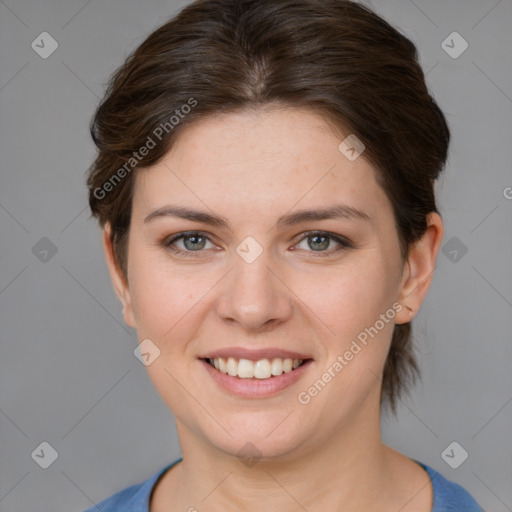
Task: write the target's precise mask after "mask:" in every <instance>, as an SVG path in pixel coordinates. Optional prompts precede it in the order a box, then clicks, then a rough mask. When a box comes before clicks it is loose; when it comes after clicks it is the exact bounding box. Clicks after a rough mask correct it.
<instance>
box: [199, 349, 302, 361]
mask: <svg viewBox="0 0 512 512" xmlns="http://www.w3.org/2000/svg"><path fill="white" fill-rule="evenodd" d="M217 357H223V358H228V357H234V358H236V359H250V360H252V361H259V360H260V359H275V358H278V357H281V358H284V359H302V360H304V359H311V356H309V355H306V354H301V353H299V352H294V351H292V350H285V349H281V348H260V349H251V348H244V347H225V348H219V349H218V350H212V351H211V352H208V353H207V354H205V355H204V356H201V358H200V359H215V358H217Z"/></svg>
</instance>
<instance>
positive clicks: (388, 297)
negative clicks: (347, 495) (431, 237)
mask: <svg viewBox="0 0 512 512" xmlns="http://www.w3.org/2000/svg"><path fill="white" fill-rule="evenodd" d="M347 135H348V134H347ZM341 141H342V139H340V138H339V137H338V136H336V135H335V134H334V133H333V132H332V131H331V130H330V128H329V126H328V125H327V124H326V123H325V122H324V121H323V119H322V118H321V117H319V116H318V115H316V114H314V113H311V112H308V111H302V110H268V111H263V110H260V111H257V112H253V113H229V114H222V115H219V116H216V117H211V118H207V119H204V120H202V121H200V122H198V123H197V124H195V125H191V126H189V127H187V128H186V129H185V130H184V131H183V132H182V133H181V135H180V137H179V139H178V140H177V142H176V143H175V145H174V146H173V148H172V149H171V150H170V151H169V153H168V154H167V155H166V156H165V158H164V159H163V160H162V161H161V162H160V163H158V164H157V165H155V166H154V167H151V168H148V169H146V170H144V171H142V172H139V173H138V174H137V175H136V183H135V189H134V197H133V205H132V208H133V209H132V221H131V226H130V231H129V242H128V285H127V286H126V287H123V286H122V285H121V284H120V282H121V281H120V280H119V278H118V275H117V276H116V272H118V271H116V269H115V268H114V267H113V265H112V264H111V271H112V273H113V276H114V283H115V285H116V289H117V291H118V293H119V295H120V297H121V300H122V301H123V303H124V306H125V320H126V321H127V323H129V324H130V325H131V326H133V327H135V328H136V329H137V332H138V338H139V340H140V341H142V340H146V339H148V340H150V342H147V341H146V342H144V343H146V345H144V347H145V348H146V351H149V352H150V353H151V354H153V355H151V356H147V357H149V358H150V360H152V362H151V364H149V365H148V366H147V370H148V372H149V375H150V377H151V379H152V381H153V383H154V385H155V386H156V388H157V390H158V392H159V393H160V395H161V396H162V398H163V400H164V401H165V403H166V404H167V405H168V407H169V408H170V409H171V410H172V412H173V414H174V416H175V417H176V421H177V424H178V430H179V431H180V433H181V434H183V435H186V436H189V438H190V439H195V440H196V441H197V442H202V443H205V445H207V446H209V447H211V448H212V449H213V450H221V451H223V452H227V453H231V454H236V453H237V452H238V451H239V450H240V449H241V448H242V447H243V446H244V445H246V443H248V442H251V443H253V444H254V445H255V446H256V447H257V449H258V450H259V451H260V452H261V453H262V454H263V455H265V456H269V457H275V456H284V455H285V454H287V453H293V452H294V451H295V452H298V451H301V450H302V451H307V450H310V449H314V448H315V446H319V445H320V444H322V443H324V442H325V439H327V438H329V437H334V436H336V435H337V434H336V433H337V432H341V431H343V428H345V427H347V428H349V427H350V426H357V425H362V424H363V423H364V422H368V421H374V420H375V418H377V413H378V408H379V392H380V383H381V381H380V376H381V375H382V370H383V365H384V362H385V359H386V355H387V352H388V349H389V345H390V340H391V335H392V332H393V326H394V324H395V323H403V322H405V321H408V320H410V319H411V316H410V314H409V312H408V310H407V308H406V307H405V305H404V302H406V300H410V301H411V302H414V301H415V300H416V302H419V301H421V298H422V296H417V295H418V294H417V292H415V293H413V294H411V291H412V290H413V288H414V285H415V284H417V283H415V282H413V281H412V277H414V276H416V277H417V276H418V275H419V272H416V271H413V272H412V273H411V268H413V267H411V266H410V265H407V264H406V265H404V264H403V262H402V261H401V259H400V249H399V241H398V235H397V232H396V229H395V226H394V219H393V213H392V208H391V204H390V202H389V200H388V199H387V197H386V195H385V193H384V192H383V190H382V189H381V188H380V187H379V185H378V184H377V181H376V178H375V170H374V169H373V168H372V166H371V165H370V164H369V163H368V162H367V161H366V160H365V159H364V153H363V156H360V157H358V158H357V159H356V160H354V161H350V160H349V159H348V158H347V157H346V156H345V155H344V154H343V153H342V152H340V150H339V149H338V146H339V144H340V142H341ZM336 208H338V209H337V210H336ZM171 210H172V211H171ZM192 210H193V211H195V212H201V213H202V215H195V217H194V216H193V215H189V216H188V218H186V217H187V211H192ZM328 211H330V215H327V214H326V212H328ZM173 212H174V213H173ZM305 212H316V213H309V214H307V213H305ZM420 261H423V260H420V259H419V258H418V260H417V262H420ZM425 261H426V260H425ZM413 263H414V262H413ZM427 266H428V265H427ZM417 269H420V270H421V268H420V267H419V266H418V267H417ZM416 288H417V287H416ZM148 343H149V344H148ZM148 348H150V350H147V349H148ZM143 351H144V350H143ZM158 351H159V355H158V357H156V358H155V359H154V360H153V358H154V357H155V355H154V354H158ZM229 358H232V359H229ZM241 360H242V361H241ZM240 361H241V362H240ZM212 363H213V365H212ZM299 364H300V366H298V367H296V368H295V369H293V368H294V367H295V366H297V365H299ZM214 365H217V366H219V368H218V369H216V368H215V367H214ZM290 366H291V368H290ZM226 367H227V369H226ZM221 370H223V371H221ZM225 371H228V372H229V373H233V374H234V376H231V375H229V373H228V374H226V373H224V372H225ZM272 373H275V374H276V375H272V376H271V374H272ZM181 434H180V435H181Z"/></svg>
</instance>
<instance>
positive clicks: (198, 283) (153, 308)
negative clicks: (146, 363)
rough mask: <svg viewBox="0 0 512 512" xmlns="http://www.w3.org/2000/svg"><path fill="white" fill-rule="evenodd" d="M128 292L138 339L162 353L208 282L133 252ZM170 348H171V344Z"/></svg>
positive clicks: (163, 262) (198, 299) (191, 312)
mask: <svg viewBox="0 0 512 512" xmlns="http://www.w3.org/2000/svg"><path fill="white" fill-rule="evenodd" d="M132 254H133V257H132V259H131V267H130V276H131V277H130V292H131V297H132V307H133V312H134V317H135V319H136V323H137V330H138V331H139V337H142V336H143V337H148V338H150V339H154V340H155V342H156V343H157V344H158V345H159V346H161V348H163V349H166V350H167V349H169V346H170V344H169V343H168V341H169V340H173V339H174V340H176V341H178V340H179V339H180V338H179V336H178V333H179V332H180V331H182V330H183V327H184V326H185V325H187V323H189V322H190V319H191V318H192V317H193V315H194V307H195V306H196V304H197V303H198V301H200V299H201V297H202V296H203V295H204V294H205V293H206V292H207V290H208V285H207V282H208V280H207V279H198V276H194V275H193V274H192V273H189V274H186V275H185V274H183V273H182V272H181V273H180V271H179V270H177V269H176V268H175V267H174V268H173V267H171V266H170V265H168V264H166V263H165V261H162V258H161V257H155V256H151V254H148V253H144V251H140V252H137V251H133V253H132ZM171 345H172V344H171Z"/></svg>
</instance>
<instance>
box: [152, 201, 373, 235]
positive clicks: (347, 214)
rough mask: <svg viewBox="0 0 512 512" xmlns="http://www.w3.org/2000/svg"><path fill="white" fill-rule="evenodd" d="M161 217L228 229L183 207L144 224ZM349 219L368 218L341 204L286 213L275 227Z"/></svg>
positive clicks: (161, 210)
mask: <svg viewBox="0 0 512 512" xmlns="http://www.w3.org/2000/svg"><path fill="white" fill-rule="evenodd" d="M162 217H179V218H182V219H187V220H191V221H194V222H201V223H203V224H209V225H211V226H215V227H218V228H224V229H229V222H228V220H227V219H226V218H225V217H222V216H218V215H213V214H210V213H207V212H202V211H199V210H194V209H191V208H186V207H183V206H171V205H169V206H164V207H162V208H158V209H157V210H155V211H153V212H151V213H150V214H149V215H148V216H147V217H146V218H145V219H144V224H146V223H148V222H150V221H152V220H154V219H157V218H162ZM340 218H343V219H350V220H361V221H369V220H370V216H369V215H368V214H367V213H365V212H364V211H362V210H359V209H358V208H354V207H352V206H347V205H343V204H339V205H333V206H329V207H327V208H319V209H312V210H299V211H297V212H293V213H288V214H286V215H282V216H281V217H279V219H278V221H277V224H276V226H277V227H278V228H282V227H287V226H294V225H296V224H301V223H303V222H309V221H318V220H325V219H340Z"/></svg>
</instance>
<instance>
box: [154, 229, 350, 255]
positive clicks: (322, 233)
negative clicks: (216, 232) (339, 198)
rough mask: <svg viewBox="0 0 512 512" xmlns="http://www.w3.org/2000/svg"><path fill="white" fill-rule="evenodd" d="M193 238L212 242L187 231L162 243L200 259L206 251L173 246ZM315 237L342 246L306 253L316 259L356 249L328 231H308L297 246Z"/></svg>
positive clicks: (183, 253) (167, 247) (206, 236)
mask: <svg viewBox="0 0 512 512" xmlns="http://www.w3.org/2000/svg"><path fill="white" fill-rule="evenodd" d="M193 236H198V237H200V238H204V239H206V240H207V241H209V242H211V240H210V238H209V237H208V235H206V234H205V233H203V232H202V231H187V232H184V233H179V234H178V235H176V236H174V237H173V238H171V239H170V240H164V241H163V242H162V245H163V246H164V248H165V249H168V250H170V251H172V252H174V253H176V254H179V255H181V256H185V257H187V258H188V257H192V258H197V257H200V253H202V252H204V250H198V251H183V250H181V249H176V248H175V247H173V246H172V244H174V243H175V242H177V241H178V240H181V239H182V238H187V237H193ZM313 236H325V237H327V238H330V239H331V240H334V241H335V242H337V243H338V244H340V245H339V247H337V248H336V249H334V250H328V251H319V252H317V251H306V252H312V253H313V254H315V257H325V256H330V255H332V254H333V253H337V252H340V251H343V250H346V249H351V248H353V247H354V246H353V245H352V244H351V243H350V242H349V241H348V240H347V239H346V238H344V237H341V236H339V235H335V234H333V233H329V232H327V231H307V232H306V233H304V236H303V237H302V238H301V239H300V240H299V241H298V242H297V244H299V243H301V242H302V241H303V240H306V239H308V238H310V237H313ZM212 243H213V242H212ZM297 244H296V245H297ZM194 253H197V254H194Z"/></svg>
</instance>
